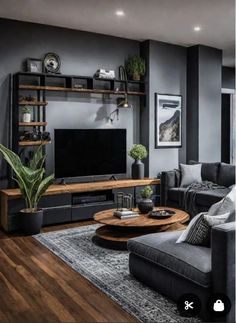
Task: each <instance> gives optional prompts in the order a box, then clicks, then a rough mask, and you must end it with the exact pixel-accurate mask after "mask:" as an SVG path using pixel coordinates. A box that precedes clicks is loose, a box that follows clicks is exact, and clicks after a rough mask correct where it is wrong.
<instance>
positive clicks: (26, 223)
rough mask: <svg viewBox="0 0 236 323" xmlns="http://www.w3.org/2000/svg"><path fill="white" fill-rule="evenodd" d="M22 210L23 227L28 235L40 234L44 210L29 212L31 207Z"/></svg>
mask: <svg viewBox="0 0 236 323" xmlns="http://www.w3.org/2000/svg"><path fill="white" fill-rule="evenodd" d="M20 212H21V228H22V230H23V231H24V233H25V234H26V235H32V234H38V233H40V229H41V228H42V224H43V210H41V209H38V210H36V211H35V212H29V209H23V210H21V211H20Z"/></svg>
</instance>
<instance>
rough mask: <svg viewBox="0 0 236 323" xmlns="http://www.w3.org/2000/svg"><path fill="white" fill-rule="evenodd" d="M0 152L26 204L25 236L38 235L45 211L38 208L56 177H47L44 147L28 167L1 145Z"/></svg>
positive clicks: (22, 219)
mask: <svg viewBox="0 0 236 323" xmlns="http://www.w3.org/2000/svg"><path fill="white" fill-rule="evenodd" d="M0 152H1V153H2V154H3V157H4V159H5V160H6V161H7V163H8V164H9V165H10V166H11V168H12V169H13V172H14V180H15V181H16V182H17V184H18V186H19V189H20V191H21V194H22V197H23V198H24V200H25V203H26V208H25V209H23V210H21V224H22V230H23V231H24V233H25V234H37V233H39V232H40V229H41V227H42V223H43V210H42V209H40V208H39V207H38V203H39V200H40V198H41V197H42V195H43V193H44V192H45V191H46V190H47V188H48V187H49V185H50V184H52V183H53V180H54V175H50V176H48V177H45V169H44V167H43V165H44V162H45V159H46V155H43V153H42V146H40V147H39V148H38V149H37V150H36V152H35V153H34V156H33V158H32V160H31V161H30V162H29V165H27V166H25V165H23V164H22V162H21V160H20V157H19V156H18V155H16V154H15V153H14V152H12V151H11V150H9V149H7V148H6V147H4V146H3V145H1V144H0Z"/></svg>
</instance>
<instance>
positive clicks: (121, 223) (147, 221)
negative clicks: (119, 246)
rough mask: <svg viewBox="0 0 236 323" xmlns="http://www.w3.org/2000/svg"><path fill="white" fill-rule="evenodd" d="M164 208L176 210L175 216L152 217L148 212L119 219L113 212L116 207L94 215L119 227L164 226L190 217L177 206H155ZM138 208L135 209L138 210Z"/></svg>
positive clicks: (105, 222)
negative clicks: (164, 217) (176, 207)
mask: <svg viewBox="0 0 236 323" xmlns="http://www.w3.org/2000/svg"><path fill="white" fill-rule="evenodd" d="M161 209H162V210H163V209H168V210H172V211H174V212H175V214H174V215H173V216H171V217H170V218H167V219H163V220H162V219H161V220H159V219H155V218H150V217H149V216H148V215H147V214H141V215H140V216H137V217H134V218H128V219H119V218H117V217H115V216H114V215H113V212H114V211H115V209H111V210H105V211H101V212H98V213H95V215H94V220H95V221H97V222H99V223H102V224H106V225H110V226H118V227H129V228H131V227H136V228H137V227H140V228H144V227H159V226H164V225H168V224H173V223H176V222H180V223H184V222H186V221H187V220H188V219H189V214H188V213H186V212H184V211H182V210H179V209H175V208H171V207H155V208H154V210H161ZM137 210H138V209H135V211H137Z"/></svg>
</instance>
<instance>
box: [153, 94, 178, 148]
mask: <svg viewBox="0 0 236 323" xmlns="http://www.w3.org/2000/svg"><path fill="white" fill-rule="evenodd" d="M165 102H166V103H165ZM164 105H165V106H164ZM182 106H183V96H182V95H179V94H165V93H155V134H154V135H155V149H163V148H181V147H182ZM168 109H169V110H170V111H167V110H168ZM171 109H173V110H172V111H171ZM164 110H166V112H164ZM170 119H172V121H174V122H175V123H176V126H177V131H176V129H172V130H171V128H170V129H169V131H168V129H167V130H164V129H163V130H162V131H161V129H160V126H161V125H162V128H164V127H163V125H164V123H167V124H166V127H168V121H169V120H170ZM175 119H176V120H175ZM163 120H164V121H163ZM168 132H169V135H171V137H172V138H173V137H175V138H176V139H174V140H173V139H172V140H170V139H167V137H168ZM165 139H166V140H165Z"/></svg>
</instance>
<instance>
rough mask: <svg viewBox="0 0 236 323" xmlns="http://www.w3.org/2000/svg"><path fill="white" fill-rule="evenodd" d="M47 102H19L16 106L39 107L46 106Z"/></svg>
mask: <svg viewBox="0 0 236 323" xmlns="http://www.w3.org/2000/svg"><path fill="white" fill-rule="evenodd" d="M47 104H48V103H47V102H44V101H20V102H19V103H18V105H31V106H39V105H43V106H45V105H47Z"/></svg>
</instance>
